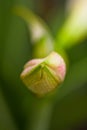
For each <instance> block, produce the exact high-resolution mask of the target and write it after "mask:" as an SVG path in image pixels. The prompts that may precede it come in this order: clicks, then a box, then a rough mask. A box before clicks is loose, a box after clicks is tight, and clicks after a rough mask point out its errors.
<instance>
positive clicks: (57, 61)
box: [21, 52, 66, 95]
mask: <svg viewBox="0 0 87 130" xmlns="http://www.w3.org/2000/svg"><path fill="white" fill-rule="evenodd" d="M65 72H66V65H65V62H64V60H63V58H62V57H61V56H60V55H59V54H57V53H56V52H51V53H50V54H49V55H48V56H47V57H46V58H43V59H33V60H31V61H29V62H28V63H27V64H25V66H24V70H23V72H22V73H21V79H22V80H23V82H24V84H25V85H26V86H27V87H28V88H29V89H30V90H31V91H32V92H34V93H36V94H37V95H44V94H46V93H48V92H50V91H52V90H53V89H54V88H56V87H57V86H59V84H60V83H61V82H62V81H63V80H64V77H65Z"/></svg>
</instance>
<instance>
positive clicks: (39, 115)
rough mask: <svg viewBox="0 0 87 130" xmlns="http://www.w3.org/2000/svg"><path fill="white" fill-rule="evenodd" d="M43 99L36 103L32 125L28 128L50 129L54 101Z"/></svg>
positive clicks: (33, 129) (34, 129)
mask: <svg viewBox="0 0 87 130" xmlns="http://www.w3.org/2000/svg"><path fill="white" fill-rule="evenodd" d="M42 100H43V99H41V100H39V102H38V103H36V104H35V106H34V110H33V113H32V117H31V122H30V123H31V126H30V127H29V128H28V129H27V130H29V129H30V130H48V128H49V123H50V116H51V113H52V106H53V105H52V102H50V101H48V100H44V101H42Z"/></svg>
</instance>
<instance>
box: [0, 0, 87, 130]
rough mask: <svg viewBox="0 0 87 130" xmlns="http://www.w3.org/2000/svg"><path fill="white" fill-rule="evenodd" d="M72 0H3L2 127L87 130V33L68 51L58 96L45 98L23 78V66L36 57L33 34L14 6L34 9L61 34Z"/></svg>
mask: <svg viewBox="0 0 87 130" xmlns="http://www.w3.org/2000/svg"><path fill="white" fill-rule="evenodd" d="M67 2H68V1H66V0H37V1H35V0H0V130H83V129H84V130H87V37H86V38H84V39H83V40H81V41H79V43H80V44H76V45H75V46H73V47H72V48H69V49H66V53H67V55H68V59H69V67H68V69H67V74H66V78H65V81H64V83H63V84H62V86H61V87H60V88H59V89H56V92H55V93H56V94H55V95H54V96H51V97H49V96H48V97H44V98H41V99H40V98H38V97H36V96H34V95H33V94H32V93H31V92H30V91H29V90H28V89H27V88H26V87H25V85H24V84H23V83H22V81H21V80H20V73H21V71H22V69H23V65H24V64H25V63H26V62H27V61H28V60H29V59H31V53H32V49H31V37H30V34H29V30H28V28H27V25H26V23H25V21H23V20H22V19H21V18H20V17H18V16H16V15H14V14H13V13H12V8H13V7H14V6H16V5H17V6H21V5H22V6H24V7H27V8H29V9H31V10H33V11H34V12H35V13H36V14H37V15H39V16H40V17H41V18H43V20H44V21H45V22H46V23H47V25H48V27H49V28H50V30H51V33H52V35H53V36H54V37H55V36H56V33H57V32H58V30H59V29H60V28H61V27H62V25H63V23H64V22H65V20H66V19H67V16H68V12H67V8H66V5H67ZM72 40H73V39H72ZM57 46H58V44H57V45H56V47H57Z"/></svg>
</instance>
